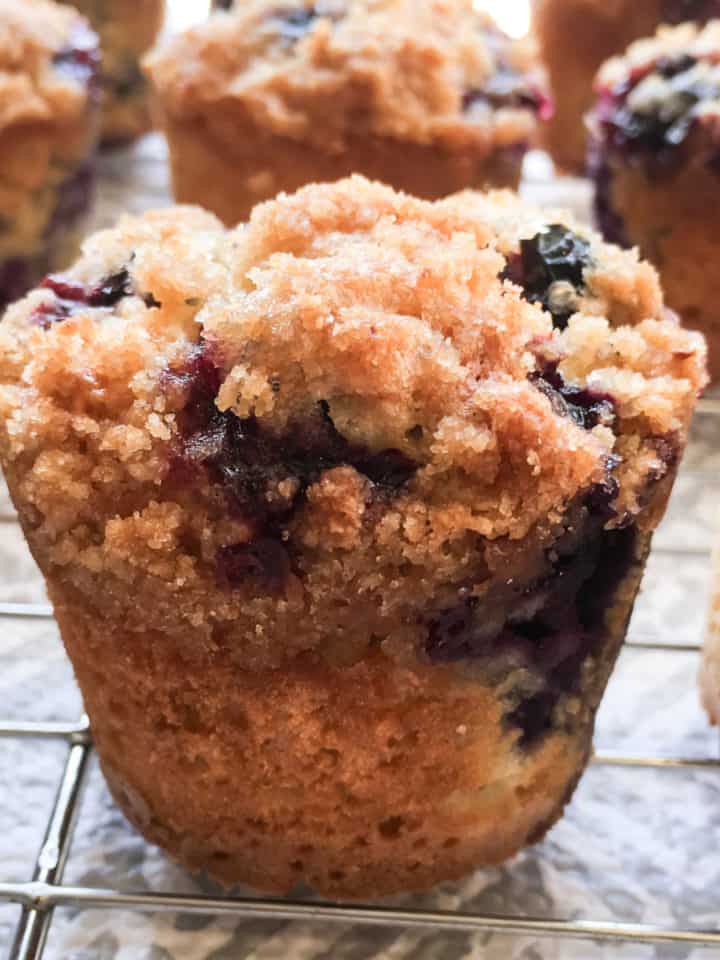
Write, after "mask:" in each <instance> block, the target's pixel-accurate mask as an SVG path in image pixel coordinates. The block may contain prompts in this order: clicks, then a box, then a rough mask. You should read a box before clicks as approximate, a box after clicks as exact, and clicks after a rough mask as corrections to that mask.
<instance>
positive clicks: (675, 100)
mask: <svg viewBox="0 0 720 960" xmlns="http://www.w3.org/2000/svg"><path fill="white" fill-rule="evenodd" d="M591 124H592V130H593V135H594V136H593V144H592V152H591V172H592V175H593V177H594V179H595V185H596V194H595V210H596V217H597V222H598V225H599V227H600V228H601V229H602V231H603V233H604V234H605V237H606V239H608V240H610V241H612V242H617V243H623V244H626V245H630V244H635V245H638V246H639V247H640V249H641V252H642V253H643V254H644V255H645V256H647V257H648V258H649V259H651V260H652V261H653V262H654V264H655V266H656V267H657V268H658V270H659V271H660V276H661V279H662V283H663V288H664V290H665V293H666V296H667V300H668V303H669V305H670V306H671V307H672V308H673V309H675V310H676V311H678V313H680V315H681V317H682V319H683V321H685V322H686V323H687V325H688V326H692V327H697V328H698V329H700V330H702V331H703V333H705V335H706V337H707V339H708V342H709V349H710V371H711V375H712V376H713V378H714V379H716V378H717V377H718V375H720V309H719V308H718V306H717V303H718V300H719V299H720V278H719V277H718V276H717V272H716V271H714V270H712V269H708V264H709V263H712V262H713V260H714V257H715V248H716V244H717V235H718V227H719V224H720V219H719V217H720V214H718V200H720V20H714V21H712V22H711V23H709V24H708V25H707V26H706V27H704V28H702V29H700V28H697V27H695V26H693V25H691V24H685V25H683V26H680V27H676V28H673V29H670V28H661V29H660V30H659V31H658V33H657V35H656V36H655V37H654V38H653V39H651V40H646V41H641V42H639V43H637V44H634V45H633V46H632V47H630V49H629V50H628V52H627V54H626V55H625V56H624V57H621V58H616V59H614V60H611V61H609V62H608V63H607V64H606V66H605V67H604V68H603V69H602V71H601V72H600V74H599V77H598V81H597V104H596V107H595V109H594V112H593V114H592V118H591Z"/></svg>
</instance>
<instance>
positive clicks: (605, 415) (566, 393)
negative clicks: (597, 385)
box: [530, 363, 615, 430]
mask: <svg viewBox="0 0 720 960" xmlns="http://www.w3.org/2000/svg"><path fill="white" fill-rule="evenodd" d="M530 380H531V382H532V383H533V384H534V385H535V386H536V387H537V389H538V390H540V391H541V393H544V394H545V396H546V397H547V398H548V399H549V400H550V403H551V405H552V408H553V410H554V412H555V413H557V414H558V415H559V416H564V417H570V419H571V420H573V421H574V422H575V423H576V424H577V425H578V426H579V427H582V428H583V430H592V429H593V428H594V427H597V426H598V425H599V424H603V425H605V426H610V425H611V424H612V423H613V421H614V420H615V403H614V401H613V398H612V396H611V395H610V394H609V393H605V392H604V391H601V390H593V389H592V388H591V387H579V386H577V385H575V384H572V383H568V382H567V381H566V380H565V378H564V377H563V375H562V374H561V373H560V370H559V369H558V365H557V363H549V364H546V365H545V366H544V367H542V368H541V369H540V370H538V371H537V372H536V373H534V374H532V375H531V377H530Z"/></svg>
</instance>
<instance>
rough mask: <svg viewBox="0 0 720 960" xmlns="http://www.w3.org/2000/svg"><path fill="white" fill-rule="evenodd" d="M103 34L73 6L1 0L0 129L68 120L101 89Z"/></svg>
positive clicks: (80, 110) (37, 1) (82, 108)
mask: <svg viewBox="0 0 720 960" xmlns="http://www.w3.org/2000/svg"><path fill="white" fill-rule="evenodd" d="M99 62H100V61H99V52H98V40H97V37H96V36H95V34H94V33H93V32H92V31H91V30H90V28H89V26H88V24H87V21H86V20H84V19H83V18H82V17H81V16H80V15H79V14H78V12H77V11H76V10H74V9H72V8H71V7H67V6H61V5H59V4H56V3H50V2H48V0H23V2H22V3H18V2H17V0H0V131H2V130H4V129H6V128H8V127H10V126H13V125H15V124H20V123H34V122H42V123H46V122H48V121H51V122H55V121H57V122H59V123H61V122H63V121H64V120H66V119H72V118H74V117H76V116H77V115H78V114H80V113H82V112H83V111H84V110H85V109H86V106H87V102H88V99H89V97H91V96H92V97H94V96H95V95H96V93H97V89H96V77H97V71H98V67H99Z"/></svg>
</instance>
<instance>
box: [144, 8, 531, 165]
mask: <svg viewBox="0 0 720 960" xmlns="http://www.w3.org/2000/svg"><path fill="white" fill-rule="evenodd" d="M531 60H532V57H531V55H530V51H529V50H528V48H527V46H526V45H522V44H518V43H513V42H511V41H510V40H509V39H508V38H507V37H505V36H504V35H503V34H501V33H500V32H499V31H498V30H497V28H495V27H494V26H493V24H492V23H491V21H490V20H489V19H488V18H487V17H485V16H484V15H482V14H480V13H478V12H477V11H474V10H473V7H472V4H471V3H470V0H317V2H316V3H310V2H309V0H287V2H277V0H249V2H244V3H242V4H239V5H238V6H237V8H235V9H233V10H232V11H231V12H229V13H218V14H217V15H215V16H213V17H211V18H210V20H209V21H207V22H206V23H204V24H203V25H201V26H199V27H196V28H194V29H192V30H190V31H188V32H186V33H185V34H183V35H181V36H179V37H176V38H174V39H173V40H172V41H170V42H169V43H168V44H167V45H166V46H165V47H162V48H160V49H159V50H157V51H156V52H154V53H153V54H151V55H150V57H149V58H148V60H147V66H148V69H149V71H150V74H151V76H152V78H153V80H154V82H155V83H156V85H157V86H158V88H159V89H160V91H161V93H162V96H163V100H164V103H165V104H166V107H167V109H168V110H169V111H170V112H171V113H177V114H179V115H183V116H187V115H192V114H199V115H201V114H202V113H203V112H204V110H205V109H206V106H207V104H210V103H213V104H217V103H219V102H222V103H223V104H225V105H226V106H227V110H228V115H229V116H232V115H233V114H243V115H245V116H250V117H251V118H252V119H253V120H255V121H256V122H257V124H258V125H259V126H261V127H264V128H266V129H269V130H272V131H273V132H275V133H277V134H281V135H285V136H289V137H292V138H296V139H302V140H311V141H313V142H316V143H317V144H318V145H319V146H321V147H323V148H324V149H326V150H332V149H340V148H341V147H342V145H343V142H344V139H345V137H346V136H347V135H349V134H350V133H352V134H362V133H363V132H372V133H375V134H381V135H388V136H392V137H397V138H401V139H408V140H411V141H413V142H420V143H428V142H433V141H436V140H438V139H453V140H457V139H459V140H466V141H469V142H474V143H477V142H481V143H482V142H483V141H485V140H487V142H488V143H496V144H499V145H501V146H502V145H503V144H504V143H508V144H513V143H517V142H518V141H521V140H522V139H523V138H525V139H527V138H528V137H529V136H530V134H531V132H532V130H533V128H534V124H535V117H534V115H535V113H537V112H538V111H542V110H546V109H547V107H548V104H547V101H546V100H545V98H544V97H543V95H542V93H541V92H540V89H539V87H538V86H537V83H536V80H537V78H536V77H533V76H531V75H530V73H529V71H530V68H531Z"/></svg>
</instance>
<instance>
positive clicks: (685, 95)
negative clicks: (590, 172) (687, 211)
mask: <svg viewBox="0 0 720 960" xmlns="http://www.w3.org/2000/svg"><path fill="white" fill-rule="evenodd" d="M596 90H597V97H598V100H597V105H596V108H595V110H594V113H593V115H592V118H591V123H592V127H593V131H594V133H595V136H596V137H597V138H599V140H600V141H601V142H602V143H603V145H604V146H605V148H606V149H608V150H610V151H612V152H615V153H619V154H622V155H623V156H624V157H625V158H626V159H627V160H628V161H629V162H631V163H635V164H643V165H645V166H647V167H651V168H652V169H653V171H654V172H660V171H662V170H663V169H667V168H672V167H673V166H674V165H675V164H676V163H677V162H678V161H679V160H680V159H681V158H682V157H683V156H684V154H685V150H684V149H683V148H686V147H688V145H690V144H692V145H693V148H695V147H698V146H699V143H700V142H701V143H702V145H703V147H705V148H707V147H710V148H712V149H716V145H717V142H718V136H719V135H720V125H719V124H718V120H719V118H720V20H712V21H710V22H709V23H708V24H707V25H706V26H704V27H699V26H696V25H694V24H692V23H684V24H682V25H681V26H678V27H672V28H671V27H665V26H661V27H660V28H659V29H658V31H657V33H656V34H655V36H654V37H652V38H650V39H647V40H639V41H638V42H636V43H634V44H632V45H631V46H630V47H629V48H628V50H627V52H626V53H625V54H624V55H623V56H621V57H614V58H613V59H611V60H609V61H608V62H607V63H606V64H605V65H604V66H603V67H602V69H601V70H600V73H599V74H598V77H597V80H596Z"/></svg>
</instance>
